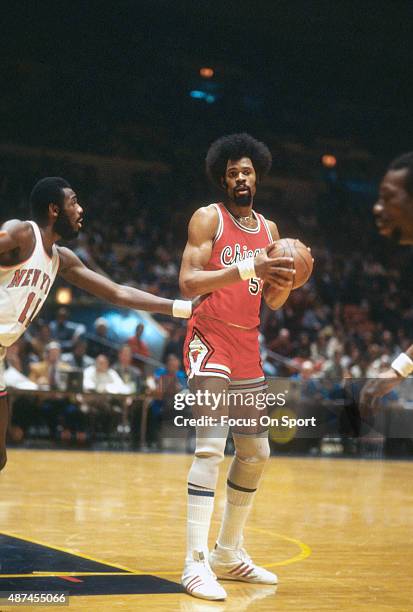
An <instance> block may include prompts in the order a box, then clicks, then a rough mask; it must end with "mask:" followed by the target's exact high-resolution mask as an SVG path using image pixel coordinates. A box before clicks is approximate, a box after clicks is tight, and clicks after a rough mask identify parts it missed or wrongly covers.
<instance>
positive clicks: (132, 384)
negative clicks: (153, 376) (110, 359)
mask: <svg viewBox="0 0 413 612" xmlns="http://www.w3.org/2000/svg"><path fill="white" fill-rule="evenodd" d="M132 362H133V359H132V349H131V347H130V346H129V344H124V345H123V346H122V347H121V348H120V349H119V352H118V361H117V363H116V364H115V366H114V369H115V370H116V372H117V373H118V374H119V376H120V377H121V379H122V381H123V382H124V383H125V385H127V387H128V388H129V393H140V392H141V390H142V385H143V381H142V372H141V371H140V370H139V369H138V368H136V367H135V366H134V365H132Z"/></svg>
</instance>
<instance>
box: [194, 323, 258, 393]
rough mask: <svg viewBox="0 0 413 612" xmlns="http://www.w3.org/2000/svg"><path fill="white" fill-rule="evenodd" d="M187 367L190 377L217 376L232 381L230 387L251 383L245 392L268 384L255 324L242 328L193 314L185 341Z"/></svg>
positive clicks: (256, 389)
mask: <svg viewBox="0 0 413 612" xmlns="http://www.w3.org/2000/svg"><path fill="white" fill-rule="evenodd" d="M184 367H185V370H186V373H187V375H188V378H192V377H193V376H214V377H215V376H217V377H219V378H225V379H227V380H229V381H230V383H232V384H231V386H237V383H238V384H239V382H241V381H242V382H243V385H242V386H243V387H244V386H245V384H247V386H248V389H247V388H245V390H246V391H247V390H250V391H258V390H260V389H263V388H265V387H266V385H265V376H264V372H263V371H262V367H261V358H260V351H259V343H258V329H257V328H256V327H254V328H253V329H242V328H239V327H233V326H231V325H228V324H227V323H223V322H221V321H218V319H210V318H207V317H203V316H202V315H201V316H196V315H195V316H193V317H192V318H191V319H190V321H189V322H188V330H187V334H186V338H185V343H184ZM240 390H241V389H240ZM243 390H244V389H243Z"/></svg>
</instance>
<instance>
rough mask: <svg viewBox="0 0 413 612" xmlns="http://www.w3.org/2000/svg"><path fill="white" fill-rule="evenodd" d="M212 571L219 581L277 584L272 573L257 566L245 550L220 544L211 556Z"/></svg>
mask: <svg viewBox="0 0 413 612" xmlns="http://www.w3.org/2000/svg"><path fill="white" fill-rule="evenodd" d="M209 563H210V566H211V569H212V571H213V572H215V574H216V575H217V577H218V578H219V579H223V580H241V581H242V582H251V583H254V584H277V583H278V578H277V576H276V575H275V574H273V573H272V572H269V571H268V570H266V569H264V568H263V567H260V566H259V565H256V564H255V563H254V562H253V560H252V559H251V557H250V556H249V555H248V553H247V551H246V550H245V548H236V549H233V548H225V546H220V545H219V544H218V543H216V544H215V548H214V550H213V551H212V552H211V554H210V555H209Z"/></svg>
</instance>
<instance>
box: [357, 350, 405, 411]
mask: <svg viewBox="0 0 413 612" xmlns="http://www.w3.org/2000/svg"><path fill="white" fill-rule="evenodd" d="M412 372H413V344H412V345H410V346H409V348H408V349H407V351H406V352H405V353H400V355H399V356H398V357H396V359H395V360H394V361H393V363H392V364H391V367H390V368H388V369H387V370H385V371H384V372H381V373H380V374H379V375H378V376H377V378H371V379H369V380H368V381H367V382H366V384H365V385H364V387H363V389H362V390H361V393H360V400H359V409H360V414H361V415H362V416H364V417H365V416H367V415H368V414H369V413H375V412H377V409H378V406H379V402H378V400H379V398H380V397H383V395H387V393H390V391H391V390H392V389H394V387H397V385H398V384H400V383H401V382H402V381H403V380H404V379H405V378H406V377H407V376H409V374H411V373H412Z"/></svg>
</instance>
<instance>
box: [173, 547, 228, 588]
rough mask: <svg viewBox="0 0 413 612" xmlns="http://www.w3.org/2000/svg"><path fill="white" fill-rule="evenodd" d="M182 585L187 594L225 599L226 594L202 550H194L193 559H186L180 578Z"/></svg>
mask: <svg viewBox="0 0 413 612" xmlns="http://www.w3.org/2000/svg"><path fill="white" fill-rule="evenodd" d="M181 583H182V586H183V587H184V589H185V591H186V592H187V593H189V595H193V597H199V598H200V599H210V600H217V599H225V598H226V596H227V594H226V592H225V590H224V589H223V588H222V586H221V585H220V584H219V583H218V581H217V577H216V576H215V574H214V572H213V571H212V570H211V568H210V566H209V563H208V560H207V559H205V555H204V553H203V552H198V551H196V550H195V551H194V553H193V561H192V560H191V561H186V562H185V567H184V573H183V574H182V578H181Z"/></svg>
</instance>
